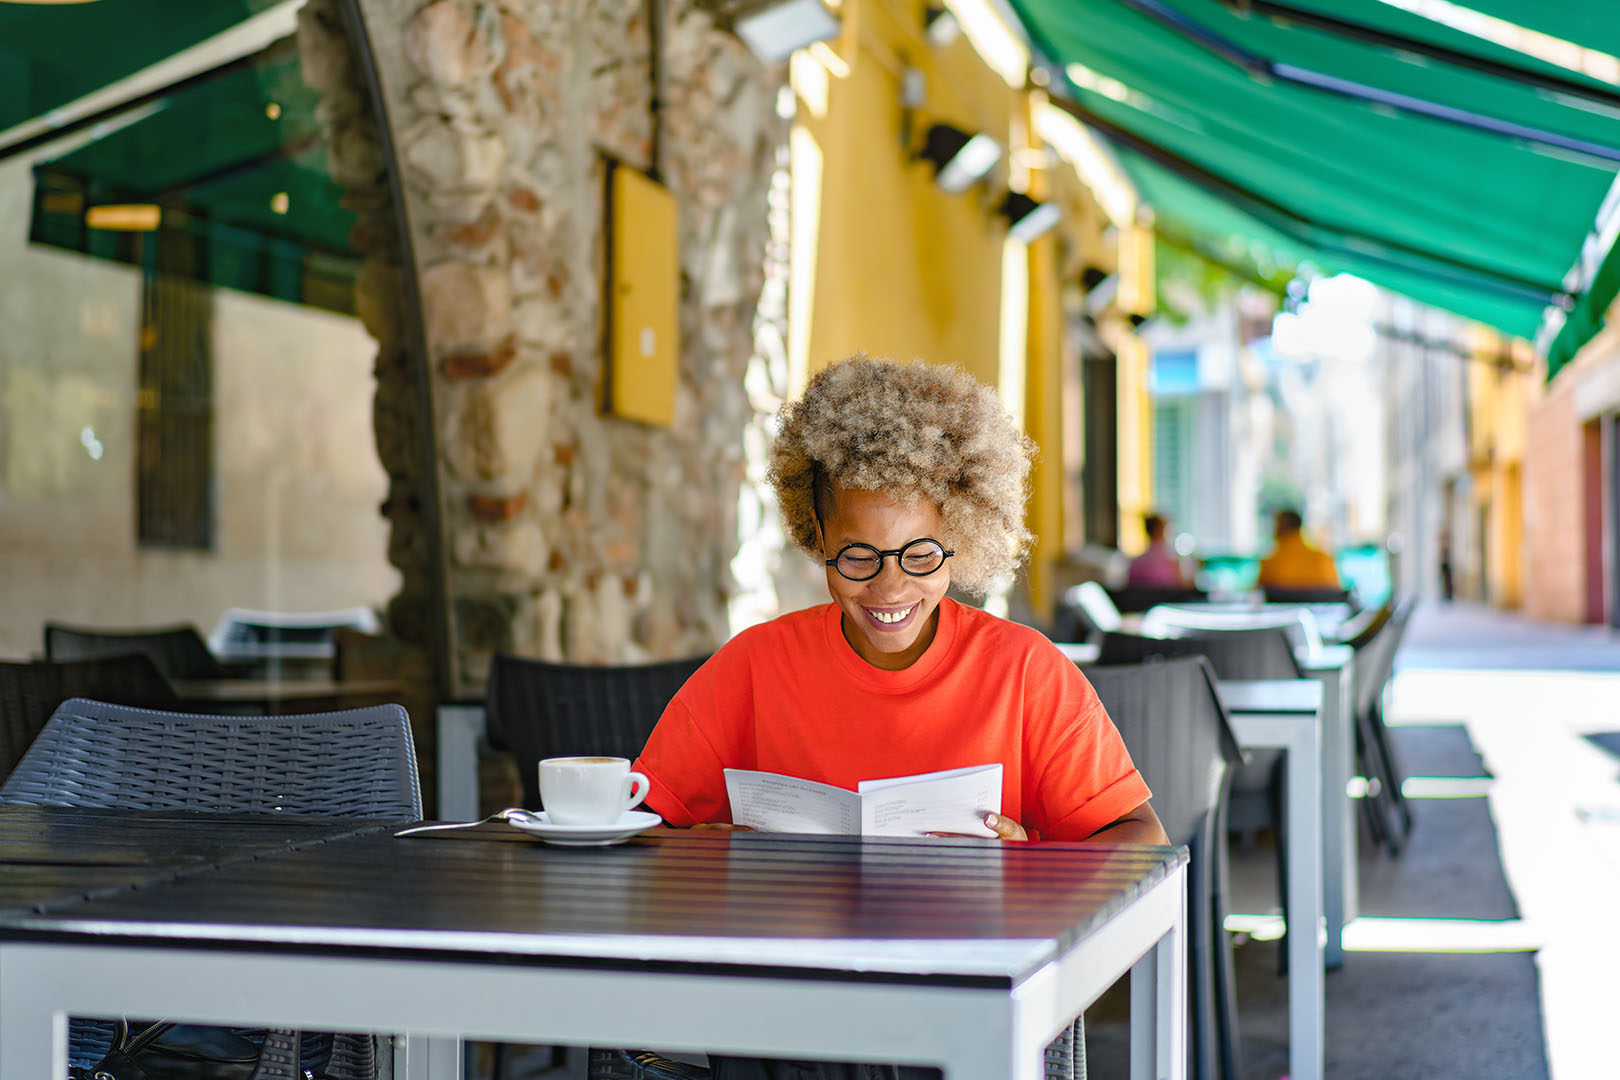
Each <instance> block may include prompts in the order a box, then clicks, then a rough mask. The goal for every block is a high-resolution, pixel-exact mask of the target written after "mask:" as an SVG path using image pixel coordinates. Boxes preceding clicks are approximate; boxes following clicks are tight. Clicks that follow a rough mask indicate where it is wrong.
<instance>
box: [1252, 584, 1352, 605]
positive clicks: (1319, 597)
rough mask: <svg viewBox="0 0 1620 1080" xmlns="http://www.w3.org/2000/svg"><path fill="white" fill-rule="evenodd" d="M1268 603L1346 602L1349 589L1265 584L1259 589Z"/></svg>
mask: <svg viewBox="0 0 1620 1080" xmlns="http://www.w3.org/2000/svg"><path fill="white" fill-rule="evenodd" d="M1260 592H1261V594H1262V595H1263V596H1264V597H1265V598H1266V603H1268V604H1348V603H1350V602H1351V600H1350V590H1349V589H1339V588H1314V589H1290V588H1288V587H1286V586H1282V585H1265V586H1262V587H1261V589H1260Z"/></svg>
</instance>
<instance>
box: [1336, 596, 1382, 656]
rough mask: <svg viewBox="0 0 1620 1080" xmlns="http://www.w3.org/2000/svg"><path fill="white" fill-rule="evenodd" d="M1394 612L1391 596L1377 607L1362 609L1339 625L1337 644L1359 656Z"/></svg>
mask: <svg viewBox="0 0 1620 1080" xmlns="http://www.w3.org/2000/svg"><path fill="white" fill-rule="evenodd" d="M1394 612H1395V597H1393V596H1391V597H1390V598H1389V599H1388V600H1386V601H1384V602H1383V603H1382V604H1379V605H1378V606H1377V607H1369V608H1362V609H1361V610H1360V611H1358V612H1356V613H1355V614H1354V615H1352V616H1350V617H1349V618H1348V619H1346V620H1344V622H1342V623H1340V624H1339V633H1338V643H1339V644H1340V645H1348V646H1350V647H1351V648H1352V649H1355V650H1356V651H1357V653H1358V654H1359V653H1360V651H1361V649H1362V648H1363V647H1364V646H1366V644H1367V643H1368V642H1370V641H1371V640H1372V639H1373V638H1374V637H1375V636H1377V634H1378V632H1379V631H1381V630H1383V628H1384V624H1385V623H1387V622H1389V617H1390V616H1391V615H1392V614H1394Z"/></svg>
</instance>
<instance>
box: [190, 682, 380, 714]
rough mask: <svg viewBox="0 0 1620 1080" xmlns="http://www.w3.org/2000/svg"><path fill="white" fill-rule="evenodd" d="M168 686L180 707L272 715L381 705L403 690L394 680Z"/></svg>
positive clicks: (212, 683)
mask: <svg viewBox="0 0 1620 1080" xmlns="http://www.w3.org/2000/svg"><path fill="white" fill-rule="evenodd" d="M170 685H171V686H172V687H173V688H174V692H175V695H176V696H177V697H178V698H179V699H180V705H181V707H182V708H186V709H196V710H198V711H200V712H211V711H216V710H220V709H224V710H238V709H244V708H246V709H253V710H256V711H259V712H264V713H268V714H273V715H279V714H294V713H313V712H327V711H329V710H334V709H358V708H362V707H364V706H367V705H384V704H387V703H389V702H394V701H398V700H399V696H400V693H401V690H402V687H401V684H400V683H399V682H398V681H396V680H393V679H368V680H357V679H332V678H296V679H264V678H243V679H172V680H170Z"/></svg>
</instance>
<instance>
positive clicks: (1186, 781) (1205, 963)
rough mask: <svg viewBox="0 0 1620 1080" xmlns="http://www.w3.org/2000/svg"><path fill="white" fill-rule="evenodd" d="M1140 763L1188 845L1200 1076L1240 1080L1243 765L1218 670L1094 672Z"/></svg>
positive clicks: (1163, 813)
mask: <svg viewBox="0 0 1620 1080" xmlns="http://www.w3.org/2000/svg"><path fill="white" fill-rule="evenodd" d="M1083 670H1084V672H1085V675H1086V678H1087V679H1089V680H1090V682H1091V685H1092V687H1093V688H1095V689H1096V691H1097V696H1098V698H1099V699H1101V701H1102V703H1103V707H1104V708H1106V709H1107V710H1108V715H1109V717H1110V718H1111V719H1112V720H1113V721H1114V726H1115V727H1116V728H1118V729H1119V733H1120V736H1121V737H1122V738H1123V739H1124V740H1125V746H1126V747H1127V748H1128V749H1129V750H1130V752H1131V760H1132V761H1134V762H1135V764H1136V767H1137V770H1138V771H1140V772H1141V774H1142V777H1143V779H1145V780H1146V781H1147V784H1148V787H1149V788H1150V789H1152V791H1153V809H1154V812H1155V813H1156V814H1158V816H1159V820H1160V821H1161V822H1162V823H1163V824H1164V829H1165V832H1166V833H1167V834H1169V837H1170V842H1171V843H1172V844H1186V845H1187V847H1188V851H1189V855H1190V860H1189V866H1188V876H1187V888H1188V893H1189V895H1188V900H1187V917H1188V939H1189V942H1190V949H1189V961H1190V965H1191V967H1190V980H1189V981H1190V983H1191V987H1192V1010H1191V1013H1192V1018H1193V1029H1192V1039H1191V1043H1190V1049H1191V1053H1192V1064H1193V1075H1194V1076H1196V1077H1200V1078H1203V1080H1214V1078H1216V1077H1226V1078H1227V1080H1236V1078H1237V1076H1238V1075H1239V1058H1240V1053H1239V1039H1238V1027H1237V992H1236V984H1235V980H1234V976H1233V970H1232V945H1231V939H1230V938H1229V937H1228V936H1227V934H1226V931H1225V922H1226V912H1227V894H1228V891H1229V890H1228V882H1227V881H1226V869H1225V867H1226V860H1225V859H1224V857H1223V856H1224V852H1225V844H1226V826H1225V814H1226V799H1227V788H1228V784H1229V781H1230V771H1229V770H1230V769H1231V767H1232V766H1234V765H1236V764H1238V763H1239V762H1241V761H1242V760H1243V752H1242V750H1240V749H1239V747H1238V743H1237V739H1236V737H1235V736H1234V735H1233V734H1232V728H1231V724H1230V722H1229V721H1228V719H1227V715H1226V708H1225V706H1224V705H1222V703H1221V698H1220V694H1219V692H1218V691H1217V690H1216V685H1215V669H1214V668H1213V667H1212V666H1211V665H1210V662H1209V660H1208V659H1207V658H1205V657H1199V656H1191V657H1183V658H1177V659H1165V660H1158V661H1151V662H1148V663H1137V664H1126V665H1124V666H1117V667H1086V668H1084V669H1083Z"/></svg>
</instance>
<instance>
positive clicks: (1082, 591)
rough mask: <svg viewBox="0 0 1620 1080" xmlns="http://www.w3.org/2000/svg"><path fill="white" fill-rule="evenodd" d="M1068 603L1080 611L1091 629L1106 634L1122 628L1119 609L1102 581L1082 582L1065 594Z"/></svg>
mask: <svg viewBox="0 0 1620 1080" xmlns="http://www.w3.org/2000/svg"><path fill="white" fill-rule="evenodd" d="M1064 599H1065V601H1066V602H1067V603H1069V604H1070V605H1072V606H1073V607H1074V608H1076V609H1078V610H1079V612H1080V613H1081V615H1083V616H1084V617H1085V620H1086V621H1087V622H1089V623H1090V624H1091V628H1092V629H1093V630H1095V631H1096V632H1097V633H1099V634H1106V633H1108V632H1109V631H1111V630H1118V629H1119V627H1120V619H1119V609H1118V608H1116V607H1115V606H1114V600H1113V598H1112V597H1111V596H1109V595H1108V590H1107V589H1105V588H1103V586H1102V582H1100V581H1082V582H1081V583H1080V584H1078V585H1076V586H1075V587H1074V588H1072V589H1070V590H1069V591H1068V593H1067V594H1065V596H1064Z"/></svg>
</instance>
